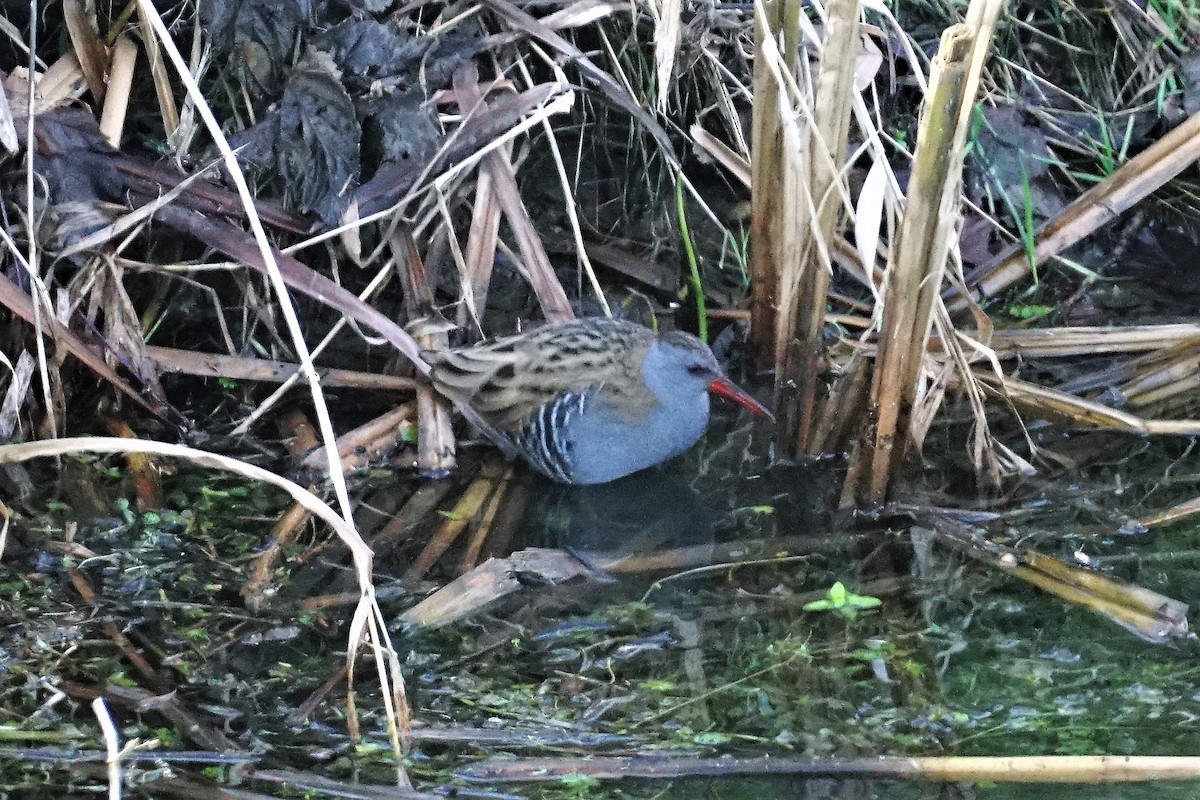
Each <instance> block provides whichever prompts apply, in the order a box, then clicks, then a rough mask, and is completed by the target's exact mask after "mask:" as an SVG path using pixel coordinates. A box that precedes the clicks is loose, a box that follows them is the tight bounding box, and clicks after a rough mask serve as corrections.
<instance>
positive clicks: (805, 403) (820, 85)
mask: <svg viewBox="0 0 1200 800" xmlns="http://www.w3.org/2000/svg"><path fill="white" fill-rule="evenodd" d="M859 13H860V3H859V0H831V2H830V3H829V4H828V5H827V7H826V20H825V32H824V41H823V42H822V43H821V64H820V69H819V71H818V73H817V80H816V92H815V98H814V101H813V123H812V125H810V126H809V128H808V131H807V132H808V142H807V145H806V147H805V152H804V154H803V156H802V158H803V159H804V161H803V164H804V171H805V179H804V180H803V181H802V182H801V185H802V186H805V187H807V190H808V193H809V197H810V200H809V202H810V203H811V207H812V211H811V222H810V224H808V225H804V224H802V223H801V221H802V220H804V219H808V218H810V214H809V213H805V214H803V215H802V216H801V217H799V218H793V217H788V218H785V219H784V221H783V222H784V224H790V225H793V226H794V225H799V252H800V254H801V258H800V265H799V266H800V269H799V271H798V272H797V274H796V275H795V282H794V283H793V284H791V285H783V286H781V287H780V290H779V291H780V296H781V297H782V298H785V300H784V302H783V303H781V311H783V313H784V316H783V318H782V319H780V320H779V327H778V336H780V337H781V338H784V339H785V340H787V341H791V342H793V344H792V345H791V346H790V347H789V348H788V350H787V351H786V354H785V360H786V361H785V364H784V367H783V373H782V376H781V378H780V380H778V383H779V384H780V385H781V386H787V387H789V389H790V390H791V392H790V393H789V394H790V396H788V395H784V396H785V397H787V400H785V401H784V402H783V403H782V405H780V407H779V412H780V415H781V419H782V423H781V427H780V432H779V437H780V439H781V440H782V443H783V446H784V448H785V449H787V450H790V451H791V452H792V453H794V454H799V453H804V452H807V451H808V443H809V432H810V430H811V428H812V416H813V406H814V404H815V398H816V394H817V384H818V378H819V375H820V372H821V362H822V360H823V356H824V352H825V346H824V341H823V333H824V326H825V306H826V303H827V302H828V300H827V298H826V294H827V293H828V291H829V278H830V271H831V269H832V265H831V263H830V260H829V250H830V246H829V243H830V242H832V241H833V239H834V237H835V236H836V234H837V227H838V225H839V223H840V222H841V221H842V217H843V214H842V198H843V197H845V196H846V195H847V190H846V189H845V187H844V185H843V184H844V182H845V178H844V177H843V175H842V165H843V162H844V161H845V155H844V154H845V152H846V141H847V138H848V136H849V133H850V116H851V113H852V109H853V106H854V97H855V92H856V90H855V88H854V70H855V67H856V65H857V63H858V51H859V47H858V19H859ZM777 368H778V367H777Z"/></svg>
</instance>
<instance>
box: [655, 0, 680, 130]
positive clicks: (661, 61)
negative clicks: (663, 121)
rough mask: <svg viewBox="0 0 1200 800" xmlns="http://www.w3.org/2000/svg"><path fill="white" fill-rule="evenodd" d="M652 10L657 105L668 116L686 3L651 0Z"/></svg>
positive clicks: (676, 0)
mask: <svg viewBox="0 0 1200 800" xmlns="http://www.w3.org/2000/svg"><path fill="white" fill-rule="evenodd" d="M650 11H651V13H652V14H653V16H654V78H655V80H654V88H655V103H654V105H655V107H656V108H657V109H658V113H660V114H666V113H667V100H668V99H669V98H670V96H671V92H670V88H671V72H672V71H673V70H674V69H675V58H676V56H677V55H678V53H679V37H680V33H681V32H682V29H683V19H682V17H683V0H650Z"/></svg>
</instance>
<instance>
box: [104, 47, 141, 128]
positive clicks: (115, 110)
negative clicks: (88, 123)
mask: <svg viewBox="0 0 1200 800" xmlns="http://www.w3.org/2000/svg"><path fill="white" fill-rule="evenodd" d="M136 62H137V46H136V45H135V44H134V43H133V40H132V39H130V38H129V37H128V36H118V37H117V41H116V44H114V45H113V51H112V68H111V70H110V73H109V79H108V94H107V96H106V97H105V100H104V112H103V113H102V114H101V115H100V133H102V134H104V138H106V139H108V143H109V144H111V145H112V146H113V147H114V148H115V149H118V150H119V149H120V148H121V131H122V130H123V129H124V127H125V114H126V112H127V111H128V110H129V89H130V87H131V86H133V67H134V64H135V63H136Z"/></svg>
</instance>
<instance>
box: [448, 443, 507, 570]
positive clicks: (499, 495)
mask: <svg viewBox="0 0 1200 800" xmlns="http://www.w3.org/2000/svg"><path fill="white" fill-rule="evenodd" d="M515 473H516V467H515V466H514V465H513V464H509V465H508V466H506V467H505V469H504V474H503V475H502V476H501V477H500V480H499V482H498V483H497V485H496V491H494V492H492V496H491V497H490V498H488V501H487V505H486V506H485V507H484V509H483V515H482V516H481V517H480V518H479V524H478V525H477V526H476V527H475V531H474V533H472V534H471V540H470V541H469V542H467V549H466V552H465V553H464V554H463V559H462V564H461V565H460V566H459V568H458V574H459V575H464V574H466V573H468V572H470V571H471V570H473V569H475V567H476V565H477V564H478V563H479V554H480V553H481V552H483V545H484V543H485V542H486V541H487V538H488V534H489V533H491V532H492V526H493V525H494V524H495V522H496V516H497V514H498V513H499V512H500V508H501V506H502V505H504V502H505V500H507V499H508V495H509V491H508V490H509V488H510V487H511V486H512V485H513V475H514V474H515Z"/></svg>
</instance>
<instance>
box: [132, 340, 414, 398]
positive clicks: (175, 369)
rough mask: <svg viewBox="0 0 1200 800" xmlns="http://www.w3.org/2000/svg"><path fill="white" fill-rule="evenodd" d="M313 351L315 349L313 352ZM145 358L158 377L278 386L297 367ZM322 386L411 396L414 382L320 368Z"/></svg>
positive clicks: (150, 352)
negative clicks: (152, 364) (162, 375)
mask: <svg viewBox="0 0 1200 800" xmlns="http://www.w3.org/2000/svg"><path fill="white" fill-rule="evenodd" d="M314 350H315V348H314ZM146 355H147V356H148V357H149V358H150V359H151V360H152V361H153V362H154V366H155V369H156V370H157V371H158V372H159V373H176V374H181V375H198V376H200V377H204V378H228V379H230V380H240V381H263V382H267V383H280V382H282V381H286V380H289V379H291V378H293V377H294V376H295V375H296V370H297V366H296V364H294V363H291V362H288V361H272V360H269V359H264V358H246V357H243V356H227V355H222V354H220V353H198V352H195V351H192V350H179V349H177V348H174V347H158V346H155V345H148V346H147V347H146ZM320 371H321V385H322V386H339V387H346V388H352V389H371V390H374V391H386V392H411V391H412V390H413V389H414V388H416V385H417V382H416V381H415V380H413V379H412V378H402V377H400V376H399V375H380V374H377V373H374V372H358V371H356V370H351V369H326V368H324V367H321V368H320Z"/></svg>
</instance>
